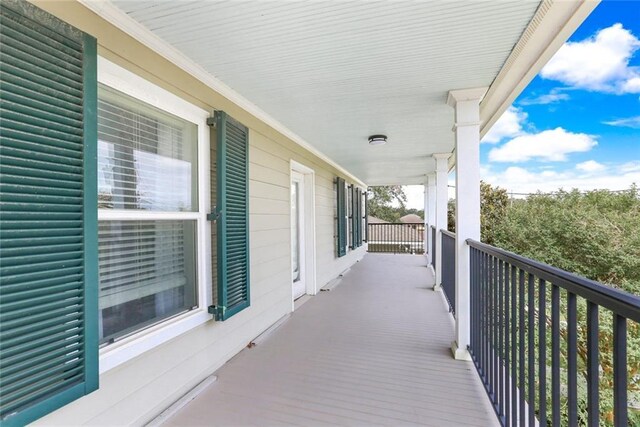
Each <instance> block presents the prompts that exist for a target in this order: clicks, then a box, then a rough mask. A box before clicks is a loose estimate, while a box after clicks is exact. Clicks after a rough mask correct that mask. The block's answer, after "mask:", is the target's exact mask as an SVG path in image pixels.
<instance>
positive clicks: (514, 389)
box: [511, 265, 518, 426]
mask: <svg viewBox="0 0 640 427" xmlns="http://www.w3.org/2000/svg"><path fill="white" fill-rule="evenodd" d="M516 271H517V270H516V267H515V266H513V265H512V266H511V410H512V417H511V419H512V422H511V424H512V425H514V426H515V425H517V424H518V370H517V368H518V362H517V360H518V359H517V357H518V353H517V349H518V335H517V333H518V328H517V326H516V325H517V322H518V320H517V317H516V316H517V300H516V297H517V295H518V294H517V289H518V287H517V277H516Z"/></svg>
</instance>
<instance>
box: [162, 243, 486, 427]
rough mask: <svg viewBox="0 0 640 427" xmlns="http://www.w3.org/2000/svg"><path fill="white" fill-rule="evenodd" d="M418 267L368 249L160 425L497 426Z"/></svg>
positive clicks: (414, 259) (418, 262)
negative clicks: (327, 287)
mask: <svg viewBox="0 0 640 427" xmlns="http://www.w3.org/2000/svg"><path fill="white" fill-rule="evenodd" d="M425 266H426V260H425V257H423V256H411V255H385V254H367V255H366V256H365V257H364V259H363V260H362V261H361V262H359V263H357V264H356V265H355V266H354V267H353V268H352V269H351V270H350V271H349V272H348V273H347V274H346V275H345V276H344V277H343V278H342V280H341V282H340V284H339V285H338V286H336V287H335V288H333V289H332V290H331V291H330V292H320V293H319V294H318V295H317V296H315V297H313V298H311V299H310V300H309V301H308V302H306V303H305V304H303V305H302V306H300V307H299V308H298V309H297V310H296V311H295V312H294V313H293V314H292V316H291V317H290V318H289V320H287V321H286V322H285V323H284V324H282V326H280V327H279V328H278V329H276V330H275V331H274V332H273V333H271V334H270V335H269V336H268V337H267V338H266V339H265V340H263V341H261V342H260V343H259V344H258V345H256V346H255V347H253V348H250V349H249V348H248V349H245V350H244V351H242V352H241V353H240V354H238V355H237V356H236V357H234V358H233V359H232V360H230V361H229V362H228V363H227V364H225V365H224V366H223V367H222V368H221V369H220V370H219V371H218V372H217V375H218V380H217V381H216V382H215V383H213V384H212V385H211V386H209V387H208V388H207V389H206V390H205V391H204V392H202V393H201V394H200V395H199V396H198V397H197V398H196V399H194V400H193V401H192V402H191V403H189V404H188V405H187V406H185V407H184V408H182V409H181V410H180V411H179V412H178V413H177V414H175V415H174V416H173V417H172V418H171V419H169V420H168V421H167V423H166V424H165V425H168V426H190V425H209V426H211V425H221V426H239V425H255V426H280V425H302V426H316V425H317V426H320V425H362V426H365V425H366V426H368V425H393V426H398V425H424V426H449V425H473V426H482V427H485V426H493V425H497V419H496V416H495V414H494V412H493V410H492V408H491V406H490V404H489V402H488V399H487V395H486V393H485V392H484V389H483V388H482V385H481V383H480V380H479V379H478V376H477V374H476V372H475V370H474V368H473V366H472V364H471V362H464V361H457V360H454V359H452V357H451V353H450V350H449V347H450V343H451V341H452V339H453V321H452V319H451V316H450V315H449V313H448V312H447V310H446V308H445V303H444V299H443V298H442V295H441V294H440V293H438V292H434V291H432V290H431V289H430V288H431V286H432V283H433V278H432V277H431V274H430V273H429V270H428V269H427V268H426V267H425Z"/></svg>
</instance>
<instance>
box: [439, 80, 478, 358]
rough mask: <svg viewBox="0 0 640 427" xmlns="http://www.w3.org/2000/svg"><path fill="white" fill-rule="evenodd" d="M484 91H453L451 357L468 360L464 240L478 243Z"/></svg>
mask: <svg viewBox="0 0 640 427" xmlns="http://www.w3.org/2000/svg"><path fill="white" fill-rule="evenodd" d="M486 92H487V88H475V89H463V90H452V91H450V92H449V98H448V100H447V103H448V104H449V105H450V106H451V107H453V108H454V110H455V125H454V132H455V140H456V149H455V156H456V158H455V161H456V162H455V163H456V307H455V309H456V331H455V341H454V342H453V343H452V345H451V350H452V352H453V357H454V358H456V359H463V360H470V359H471V357H470V355H469V351H468V347H469V344H470V335H471V323H470V320H471V316H470V310H471V301H470V297H471V287H470V283H471V281H470V273H471V268H470V250H469V246H468V245H467V243H466V242H467V239H473V240H480V101H481V100H482V97H483V96H484V94H485V93H486Z"/></svg>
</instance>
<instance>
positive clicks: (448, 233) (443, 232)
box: [440, 229, 456, 239]
mask: <svg viewBox="0 0 640 427" xmlns="http://www.w3.org/2000/svg"><path fill="white" fill-rule="evenodd" d="M440 231H441V232H442V234H444V235H445V236H447V237H451V238H452V239H455V238H456V233H452V232H451V231H449V230H443V229H440Z"/></svg>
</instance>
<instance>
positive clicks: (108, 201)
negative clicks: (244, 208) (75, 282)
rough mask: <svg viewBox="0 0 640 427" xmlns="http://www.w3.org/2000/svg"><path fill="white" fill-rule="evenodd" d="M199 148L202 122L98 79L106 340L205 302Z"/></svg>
mask: <svg viewBox="0 0 640 427" xmlns="http://www.w3.org/2000/svg"><path fill="white" fill-rule="evenodd" d="M197 146H198V135H197V126H196V125H195V124H193V123H189V122H188V121H186V120H183V119H180V118H177V117H175V116H172V115H170V114H167V113H164V112H162V111H160V110H159V109H156V108H153V107H150V106H149V105H147V104H145V103H143V102H141V101H138V100H136V99H134V98H132V97H130V96H127V95H125V94H123V93H122V92H118V91H116V90H114V89H111V88H109V87H107V86H105V85H102V84H101V85H99V87H98V207H99V209H100V210H103V211H110V213H111V215H109V216H108V219H101V220H100V221H99V224H98V253H99V274H100V288H99V290H100V292H99V307H100V317H99V320H100V323H99V324H100V342H101V343H109V342H113V341H114V340H115V339H118V338H120V337H122V336H126V335H127V334H130V333H132V332H135V331H137V330H139V329H141V328H144V327H145V326H148V325H151V324H154V323H157V322H158V321H160V320H163V319H165V318H167V317H171V316H173V315H175V314H177V313H180V312H184V311H188V310H191V309H193V308H195V307H197V305H198V301H197V283H196V244H195V237H196V228H197V226H196V224H195V222H196V221H194V220H193V217H192V216H190V215H188V214H186V212H193V211H196V210H197V200H198V191H197V190H198V185H197V176H198V175H197ZM149 211H161V212H165V213H167V214H168V215H166V219H161V220H160V219H149V216H147V215H145V214H146V213H148V212H149Z"/></svg>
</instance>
